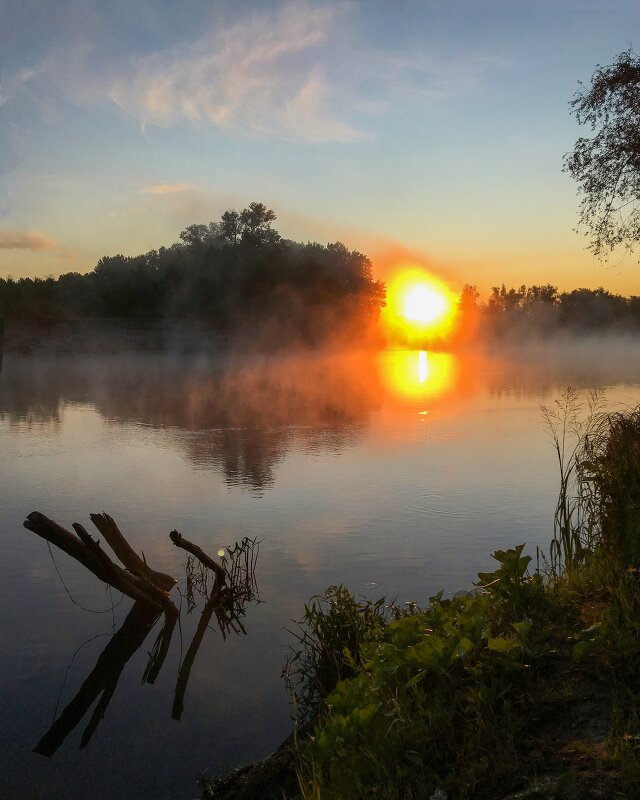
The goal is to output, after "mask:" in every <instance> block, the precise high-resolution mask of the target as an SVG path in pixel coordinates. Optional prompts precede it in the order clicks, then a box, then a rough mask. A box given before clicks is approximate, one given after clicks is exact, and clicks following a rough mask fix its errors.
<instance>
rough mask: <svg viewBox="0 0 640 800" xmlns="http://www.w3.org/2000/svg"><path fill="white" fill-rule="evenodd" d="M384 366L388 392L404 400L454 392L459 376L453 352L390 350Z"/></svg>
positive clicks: (415, 399) (440, 395) (427, 397)
mask: <svg viewBox="0 0 640 800" xmlns="http://www.w3.org/2000/svg"><path fill="white" fill-rule="evenodd" d="M380 367H381V369H380V372H381V377H382V381H383V384H384V385H385V387H386V389H387V391H388V392H389V394H390V395H392V396H393V397H395V398H396V399H397V400H399V401H401V402H402V401H405V402H406V401H409V402H415V401H417V400H431V399H435V398H441V397H443V396H445V395H447V394H449V393H451V392H453V391H454V389H455V387H456V382H457V377H458V358H457V357H456V356H454V355H453V354H451V353H434V352H430V351H426V350H387V351H386V352H385V353H384V354H383V355H382V357H381V362H380Z"/></svg>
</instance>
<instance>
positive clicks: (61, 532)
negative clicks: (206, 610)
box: [24, 511, 175, 608]
mask: <svg viewBox="0 0 640 800" xmlns="http://www.w3.org/2000/svg"><path fill="white" fill-rule="evenodd" d="M93 516H95V515H93ZM24 526H25V528H28V529H29V530H30V531H33V532H34V533H37V534H38V536H41V537H42V538H43V539H45V540H46V541H48V542H51V543H52V544H55V545H56V546H57V547H59V548H60V549H61V550H64V552H65V553H67V555H70V556H71V557H72V558H75V559H76V561H79V562H80V563H81V564H83V565H84V566H85V567H86V568H87V569H88V570H89V571H90V572H93V574H94V575H96V576H97V577H98V578H99V579H100V580H101V581H104V582H105V583H109V584H110V585H111V586H113V588H114V589H117V590H118V591H120V592H123V593H124V594H126V595H127V596H129V597H131V598H133V599H134V600H136V601H142V602H147V603H151V604H152V605H154V606H160V607H161V608H164V607H165V606H167V605H168V604H170V603H171V601H170V600H169V595H168V594H167V592H166V591H165V590H163V589H162V588H160V586H159V585H157V584H156V583H155V582H154V581H155V576H156V575H162V573H154V572H153V570H149V569H148V568H147V574H145V575H138V574H134V573H133V572H132V571H129V570H124V569H122V567H121V566H119V565H118V564H115V563H114V562H113V561H112V560H111V559H110V558H109V556H108V555H107V554H106V552H105V551H104V550H103V549H102V548H101V547H100V545H99V544H98V542H96V541H95V540H94V539H92V538H91V536H89V534H88V533H87V531H86V530H85V529H84V528H83V527H82V525H79V524H78V523H74V526H73V527H74V529H75V531H76V534H77V536H74V535H73V533H71V531H68V530H67V529H66V528H63V527H62V526H61V525H58V524H57V522H54V521H53V520H52V519H49V518H48V517H45V515H44V514H41V513H40V512H39V511H33V512H32V513H31V514H29V516H28V517H27V518H26V520H25V521H24ZM114 526H115V523H114ZM120 535H121V534H120ZM105 538H106V537H105ZM127 547H128V545H127ZM131 552H133V551H131ZM134 556H135V553H134ZM136 558H137V556H136ZM128 560H129V559H128ZM142 563H144V562H142ZM125 566H127V565H125ZM145 567H146V565H145ZM163 577H164V579H165V581H164V583H165V585H166V583H167V579H168V580H171V581H173V578H169V576H168V575H165V576H163ZM173 583H175V581H173ZM172 585H173V584H172Z"/></svg>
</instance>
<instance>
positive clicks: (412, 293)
mask: <svg viewBox="0 0 640 800" xmlns="http://www.w3.org/2000/svg"><path fill="white" fill-rule="evenodd" d="M456 314H457V296H456V295H455V293H454V292H452V291H451V289H449V287H448V286H447V285H446V284H445V283H444V282H443V281H441V280H439V279H438V278H435V277H434V276H433V275H430V274H429V273H428V272H427V271H426V270H425V269H424V268H422V267H420V266H418V265H406V266H404V267H402V268H401V269H400V270H399V272H398V273H397V275H396V277H395V278H393V279H391V280H390V281H389V284H388V287H387V306H386V308H385V310H384V315H383V318H384V321H385V325H386V328H387V331H388V333H389V334H390V337H391V338H392V339H396V340H398V341H401V342H404V343H407V344H412V345H418V346H419V345H420V344H424V343H427V344H428V343H430V342H433V341H446V339H447V338H448V337H449V336H450V334H451V333H452V332H453V329H454V325H455V318H456Z"/></svg>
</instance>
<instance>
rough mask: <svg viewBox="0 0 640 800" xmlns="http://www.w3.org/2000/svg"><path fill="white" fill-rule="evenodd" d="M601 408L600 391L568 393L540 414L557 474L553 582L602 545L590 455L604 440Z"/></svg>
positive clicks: (604, 428) (604, 423) (604, 418)
mask: <svg viewBox="0 0 640 800" xmlns="http://www.w3.org/2000/svg"><path fill="white" fill-rule="evenodd" d="M604 406H605V394H604V390H601V389H599V390H593V391H590V392H589V393H588V394H587V395H586V398H584V399H583V397H582V396H581V395H580V393H579V392H578V391H577V390H576V389H573V388H571V387H569V388H567V389H565V390H564V391H563V392H562V394H561V395H560V399H559V400H556V401H555V402H554V405H553V406H551V407H548V406H542V409H541V410H542V417H543V421H544V425H545V428H546V430H547V432H548V433H549V435H550V437H551V440H552V442H553V445H554V448H555V451H556V456H557V460H558V468H559V472H560V489H559V492H558V502H557V505H556V509H555V514H554V526H553V539H552V541H551V545H550V551H549V556H550V562H551V564H550V566H551V572H552V574H553V575H554V576H556V577H557V576H558V575H560V574H561V573H562V572H563V571H568V572H571V571H572V570H574V569H575V568H576V567H578V566H580V565H581V564H583V563H584V561H585V559H586V557H587V555H588V554H589V553H592V552H593V551H594V549H595V547H596V546H597V544H598V542H599V539H600V517H599V514H598V498H597V492H596V491H594V489H595V487H594V481H593V470H592V469H591V468H590V467H591V466H592V465H591V464H590V462H589V460H588V455H589V452H590V448H591V445H592V442H593V441H604V440H605V439H606V430H607V420H608V415H607V414H606V413H605V411H604Z"/></svg>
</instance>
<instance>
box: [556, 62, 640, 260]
mask: <svg viewBox="0 0 640 800" xmlns="http://www.w3.org/2000/svg"><path fill="white" fill-rule="evenodd" d="M570 105H571V109H572V113H573V114H574V115H575V116H576V118H577V120H578V122H579V123H580V124H581V125H589V126H590V127H591V130H592V131H593V132H594V135H593V136H592V137H590V138H587V137H581V138H579V139H578V140H577V142H576V143H575V146H574V148H573V150H572V152H570V153H568V154H567V155H566V156H565V161H564V169H565V171H566V172H568V173H569V174H570V175H571V176H572V177H573V178H575V180H576V181H577V182H578V185H579V191H580V192H581V194H582V201H581V205H580V216H579V224H580V225H581V226H583V227H584V228H586V235H587V236H589V237H590V239H591V242H590V245H589V249H590V250H592V251H593V253H594V254H595V255H596V256H599V257H601V258H605V257H606V255H607V254H608V253H609V252H610V251H611V250H613V249H614V248H616V247H617V246H618V245H623V246H625V247H626V248H627V249H628V250H633V249H634V247H635V246H636V244H637V243H638V241H639V240H640V58H639V57H638V56H637V55H636V54H635V53H634V51H633V50H632V49H629V50H625V51H624V52H623V53H620V55H619V56H618V57H617V58H616V60H615V61H614V63H613V64H611V65H610V66H607V67H601V66H599V65H598V67H597V68H596V70H595V72H594V73H593V76H592V78H591V86H589V87H584V86H583V85H582V84H581V88H580V89H579V90H578V92H577V93H576V95H575V97H574V98H573V100H572V101H571V103H570Z"/></svg>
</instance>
